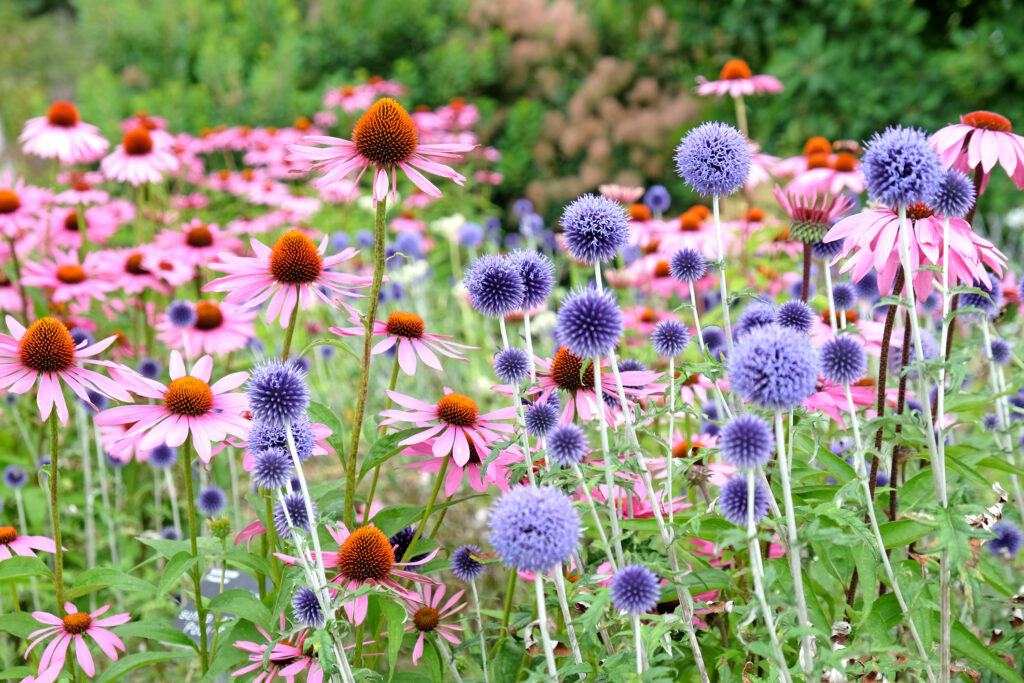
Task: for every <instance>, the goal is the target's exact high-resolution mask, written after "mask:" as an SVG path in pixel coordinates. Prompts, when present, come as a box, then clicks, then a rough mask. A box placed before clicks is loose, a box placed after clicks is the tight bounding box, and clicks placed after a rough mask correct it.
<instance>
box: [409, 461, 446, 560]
mask: <svg viewBox="0 0 1024 683" xmlns="http://www.w3.org/2000/svg"><path fill="white" fill-rule="evenodd" d="M451 460H452V459H451V456H448V455H446V456H445V457H444V462H443V463H441V471H440V472H438V473H437V481H435V482H434V490H433V491H431V493H430V500H428V501H427V507H425V508H423V517H421V518H420V523H419V526H417V527H416V532H415V533H414V534H413V535H412V540H411V541H409V546H408V547H407V548H406V549H405V552H404V553H403V554H402V559H400V560H399V562H408V561H409V558H410V557H411V556H412V548H413V546H414V545H416V541H418V540H419V538H420V536H421V535H422V534H423V529H424V527H426V525H427V520H428V519H430V513H431V512H432V511H433V510H434V502H435V501H436V500H437V494H438V492H439V491H440V490H441V484H443V483H444V478H445V474H447V473H448V464H449V463H450V462H451Z"/></svg>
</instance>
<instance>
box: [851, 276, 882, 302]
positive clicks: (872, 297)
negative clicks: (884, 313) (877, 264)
mask: <svg viewBox="0 0 1024 683" xmlns="http://www.w3.org/2000/svg"><path fill="white" fill-rule="evenodd" d="M853 288H854V289H855V290H856V292H857V298H859V299H861V300H862V301H868V302H870V303H874V302H876V301H878V299H879V298H881V297H880V295H879V293H878V274H877V273H875V272H874V271H868V272H867V273H865V274H864V277H862V278H861V279H859V280H857V281H856V282H854V283H853Z"/></svg>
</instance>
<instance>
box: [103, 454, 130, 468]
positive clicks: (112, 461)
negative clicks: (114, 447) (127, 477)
mask: <svg viewBox="0 0 1024 683" xmlns="http://www.w3.org/2000/svg"><path fill="white" fill-rule="evenodd" d="M103 462H105V463H106V464H107V467H110V468H112V469H115V470H119V469H122V468H124V467H127V466H128V463H129V461H128V460H121V459H120V458H115V457H114V456H112V455H111V454H110V453H106V452H104V453H103Z"/></svg>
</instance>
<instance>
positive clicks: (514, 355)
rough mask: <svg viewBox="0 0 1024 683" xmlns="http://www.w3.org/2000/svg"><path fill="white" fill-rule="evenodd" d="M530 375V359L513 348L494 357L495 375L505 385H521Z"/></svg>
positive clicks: (519, 350)
mask: <svg viewBox="0 0 1024 683" xmlns="http://www.w3.org/2000/svg"><path fill="white" fill-rule="evenodd" d="M529 373H530V357H529V356H527V355H526V352H525V351H523V350H522V349H517V348H516V347H514V346H512V347H509V348H507V349H502V350H501V351H498V353H496V354H495V355H494V374H495V375H496V376H497V378H498V379H499V380H501V381H502V382H504V383H505V384H519V383H520V382H522V381H523V378H524V377H526V375H528V374H529Z"/></svg>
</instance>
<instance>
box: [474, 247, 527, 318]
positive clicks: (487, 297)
mask: <svg viewBox="0 0 1024 683" xmlns="http://www.w3.org/2000/svg"><path fill="white" fill-rule="evenodd" d="M462 283H463V284H464V285H465V286H466V290H467V291H468V292H469V302H470V304H472V306H473V308H475V309H476V310H478V311H480V312H481V313H483V314H484V315H486V316H489V317H491V318H503V317H505V316H506V315H508V314H509V313H511V312H512V311H517V310H519V309H521V308H522V307H523V299H524V297H525V296H526V291H525V288H524V286H523V278H522V276H521V275H520V274H519V268H517V267H516V266H515V264H513V263H512V261H510V260H509V259H507V258H503V257H501V256H497V255H495V254H484V255H483V256H481V257H480V258H478V259H477V260H475V261H473V263H471V264H469V267H468V268H467V269H466V275H465V277H463V278H462Z"/></svg>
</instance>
